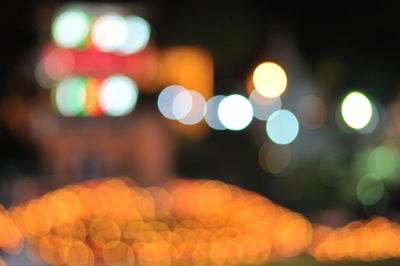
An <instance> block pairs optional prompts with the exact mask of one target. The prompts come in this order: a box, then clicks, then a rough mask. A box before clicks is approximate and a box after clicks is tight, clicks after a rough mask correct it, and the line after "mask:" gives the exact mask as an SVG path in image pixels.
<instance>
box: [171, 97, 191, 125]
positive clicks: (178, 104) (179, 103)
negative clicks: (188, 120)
mask: <svg viewBox="0 0 400 266" xmlns="http://www.w3.org/2000/svg"><path fill="white" fill-rule="evenodd" d="M192 105H193V99H192V95H191V94H190V92H189V91H188V90H184V91H181V92H179V93H178V94H177V95H176V96H175V98H174V100H173V102H172V113H173V114H174V117H175V119H181V118H184V117H185V116H187V115H188V114H189V112H190V110H191V109H192Z"/></svg>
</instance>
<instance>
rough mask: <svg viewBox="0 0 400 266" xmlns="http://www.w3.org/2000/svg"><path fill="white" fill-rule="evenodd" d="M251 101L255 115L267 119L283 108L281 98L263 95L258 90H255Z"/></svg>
mask: <svg viewBox="0 0 400 266" xmlns="http://www.w3.org/2000/svg"><path fill="white" fill-rule="evenodd" d="M249 100H250V103H251V105H252V106H253V110H254V117H255V118H257V119H259V120H262V121H267V119H268V117H269V116H270V115H271V114H272V113H273V112H275V111H277V110H279V109H281V105H282V102H281V98H280V97H276V98H267V97H265V96H263V95H261V94H260V93H259V92H258V91H257V90H253V91H252V92H251V94H250V97H249Z"/></svg>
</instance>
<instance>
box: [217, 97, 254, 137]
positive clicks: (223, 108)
mask: <svg viewBox="0 0 400 266" xmlns="http://www.w3.org/2000/svg"><path fill="white" fill-rule="evenodd" d="M218 117H219V120H220V121H221V123H222V124H223V125H224V126H225V127H226V128H227V129H230V130H242V129H244V128H246V127H247V126H248V125H249V124H250V122H251V120H252V119H253V108H252V106H251V103H250V102H249V101H248V100H247V99H246V98H245V97H243V96H242V95H238V94H233V95H230V96H227V97H225V98H224V99H223V100H222V101H221V103H220V104H219V107H218Z"/></svg>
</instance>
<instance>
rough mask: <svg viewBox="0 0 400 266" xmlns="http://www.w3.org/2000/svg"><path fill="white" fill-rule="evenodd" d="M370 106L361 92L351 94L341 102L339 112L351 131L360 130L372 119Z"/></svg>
mask: <svg viewBox="0 0 400 266" xmlns="http://www.w3.org/2000/svg"><path fill="white" fill-rule="evenodd" d="M372 111H373V110H372V104H371V102H370V100H369V99H368V98H367V96H365V95H364V94H362V93H361V92H352V93H350V94H348V95H347V96H346V97H345V99H344V100H343V103H342V107H341V112H342V117H343V120H344V122H345V123H346V124H347V125H348V126H349V127H351V128H353V129H357V130H358V129H362V128H364V127H365V126H367V125H368V123H369V122H370V121H371V117H372Z"/></svg>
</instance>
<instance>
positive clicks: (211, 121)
mask: <svg viewBox="0 0 400 266" xmlns="http://www.w3.org/2000/svg"><path fill="white" fill-rule="evenodd" d="M224 98H225V96H224V95H216V96H214V97H212V98H210V99H209V100H208V101H207V104H206V112H205V115H204V120H205V121H206V123H207V124H208V125H209V126H210V127H211V128H213V129H216V130H224V129H226V127H224V125H223V124H222V123H221V121H220V120H219V117H218V107H219V104H220V103H221V101H222V100H223V99H224Z"/></svg>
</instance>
